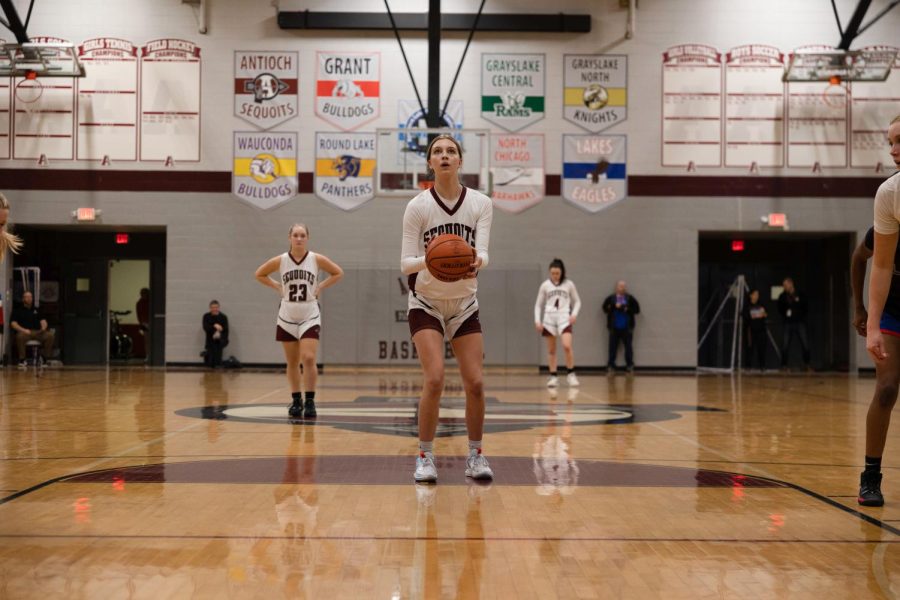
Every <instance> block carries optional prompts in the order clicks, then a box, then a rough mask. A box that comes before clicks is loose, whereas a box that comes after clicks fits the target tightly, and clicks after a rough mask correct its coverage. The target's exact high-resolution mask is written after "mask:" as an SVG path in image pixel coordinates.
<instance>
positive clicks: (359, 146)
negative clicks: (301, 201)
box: [314, 133, 375, 210]
mask: <svg viewBox="0 0 900 600" xmlns="http://www.w3.org/2000/svg"><path fill="white" fill-rule="evenodd" d="M374 175H375V134H374V133H317V134H316V177H315V184H314V188H315V193H316V196H318V197H319V198H321V199H322V200H324V201H325V202H327V203H328V204H331V205H332V206H336V207H338V208H341V209H343V210H354V209H357V208H359V207H360V206H362V205H363V204H365V203H366V202H368V201H369V200H371V199H372V198H374V197H375V181H374Z"/></svg>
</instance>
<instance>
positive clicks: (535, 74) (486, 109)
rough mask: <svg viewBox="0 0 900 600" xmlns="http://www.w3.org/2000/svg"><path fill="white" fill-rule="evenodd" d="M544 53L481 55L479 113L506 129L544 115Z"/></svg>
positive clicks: (512, 129)
mask: <svg viewBox="0 0 900 600" xmlns="http://www.w3.org/2000/svg"><path fill="white" fill-rule="evenodd" d="M545 62H546V60H545V57H544V55H543V54H482V55H481V116H482V117H483V118H484V120H485V121H490V122H491V123H494V124H495V125H499V126H500V127H502V128H503V129H505V130H507V131H519V130H520V129H523V128H525V127H528V126H529V125H531V124H532V123H536V122H537V121H540V120H541V119H543V118H544V79H545V78H544V74H545V72H546V70H545V68H544V67H545Z"/></svg>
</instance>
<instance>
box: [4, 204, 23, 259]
mask: <svg viewBox="0 0 900 600" xmlns="http://www.w3.org/2000/svg"><path fill="white" fill-rule="evenodd" d="M3 209H6V210H7V211H8V210H9V200H7V199H6V196H4V195H3V194H2V193H0V210H3ZM7 218H8V216H7ZM8 227H9V224H8V223H7V225H6V226H5V227H3V228H2V229H0V260H2V259H3V258H4V257H5V256H6V251H7V250H9V251H10V252H12V253H13V254H18V253H19V250H20V249H21V248H22V238H20V237H19V236H17V235H16V234H14V233H10V232H9V230H8Z"/></svg>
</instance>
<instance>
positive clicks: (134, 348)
mask: <svg viewBox="0 0 900 600" xmlns="http://www.w3.org/2000/svg"><path fill="white" fill-rule="evenodd" d="M16 232H17V233H18V234H19V235H20V236H21V237H22V239H23V241H24V242H25V244H24V248H23V252H22V253H21V254H19V255H16V256H14V257H13V260H14V263H15V266H17V267H20V266H34V267H38V268H40V269H41V279H42V288H43V287H44V282H55V284H56V287H57V289H59V290H60V292H61V293H60V294H59V295H58V298H57V299H56V302H51V303H46V304H43V303H42V306H41V310H42V317H43V318H46V319H47V321H48V323H49V324H50V326H51V327H55V328H56V331H57V335H56V339H57V340H58V342H57V344H58V346H59V349H60V360H62V362H63V364H74V365H96V364H108V363H110V362H118V363H123V362H125V363H127V362H137V363H143V362H144V361H146V362H148V363H149V364H152V365H164V364H165V340H164V336H165V298H166V290H165V261H166V232H165V228H162V227H156V228H120V227H107V226H94V227H91V228H89V229H85V228H83V227H81V226H76V227H72V226H60V227H39V226H23V225H20V226H18V227H17V228H16ZM48 287H49V288H50V289H52V288H53V285H52V284H51V285H50V286H48ZM142 289H148V290H149V294H148V296H149V298H148V302H147V303H145V306H147V307H148V308H147V310H146V311H145V312H146V314H147V318H148V319H149V322H147V323H146V324H144V328H142V327H141V324H140V323H139V322H138V320H137V315H136V313H137V308H138V300H139V299H140V297H141V290H142ZM124 313H127V314H124ZM113 318H115V319H116V320H115V321H114V320H113Z"/></svg>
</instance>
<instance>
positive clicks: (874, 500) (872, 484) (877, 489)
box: [856, 471, 884, 506]
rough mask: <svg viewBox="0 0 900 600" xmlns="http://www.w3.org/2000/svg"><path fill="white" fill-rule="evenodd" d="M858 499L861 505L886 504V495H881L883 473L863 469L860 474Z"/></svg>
mask: <svg viewBox="0 0 900 600" xmlns="http://www.w3.org/2000/svg"><path fill="white" fill-rule="evenodd" d="M856 501H857V502H859V504H860V506H884V496H882V495H881V473H867V472H866V471H863V472H862V474H860V476H859V498H857V499H856Z"/></svg>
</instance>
